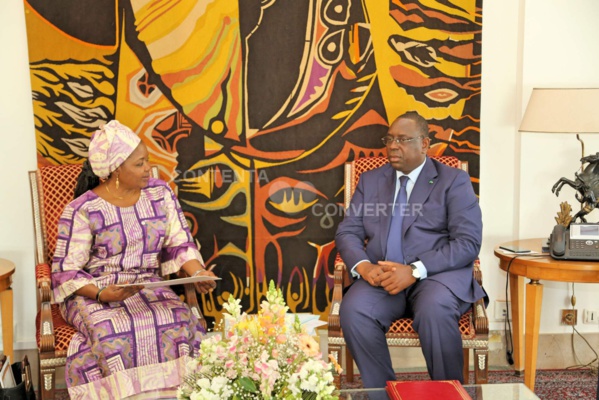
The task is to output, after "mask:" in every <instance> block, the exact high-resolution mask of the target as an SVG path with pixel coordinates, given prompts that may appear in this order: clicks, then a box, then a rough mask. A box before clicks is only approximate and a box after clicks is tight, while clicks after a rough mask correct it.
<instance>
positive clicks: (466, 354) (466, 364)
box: [462, 349, 470, 385]
mask: <svg viewBox="0 0 599 400" xmlns="http://www.w3.org/2000/svg"><path fill="white" fill-rule="evenodd" d="M463 352H464V367H463V369H462V374H463V375H464V384H465V385H467V384H468V381H469V380H470V349H463Z"/></svg>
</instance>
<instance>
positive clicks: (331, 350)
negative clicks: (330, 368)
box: [328, 344, 341, 390]
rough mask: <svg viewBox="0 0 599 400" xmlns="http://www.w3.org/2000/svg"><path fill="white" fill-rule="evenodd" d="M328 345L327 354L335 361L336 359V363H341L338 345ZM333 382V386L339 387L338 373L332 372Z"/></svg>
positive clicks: (339, 377)
mask: <svg viewBox="0 0 599 400" xmlns="http://www.w3.org/2000/svg"><path fill="white" fill-rule="evenodd" d="M328 347H329V356H332V357H333V358H334V359H335V361H337V364H339V365H341V347H339V346H333V345H330V344H329V345H328ZM333 383H334V384H335V387H336V388H337V389H339V390H340V389H341V375H340V374H333Z"/></svg>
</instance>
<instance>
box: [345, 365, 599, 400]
mask: <svg viewBox="0 0 599 400" xmlns="http://www.w3.org/2000/svg"><path fill="white" fill-rule="evenodd" d="M397 379H398V380H411V381H421V380H427V379H429V378H428V374H427V373H426V372H414V373H398V374H397ZM469 379H470V380H469V382H470V383H472V384H473V383H474V373H472V372H471V373H470V378H469ZM489 383H524V377H523V376H516V375H514V371H489ZM341 386H342V388H348V389H350V388H351V389H353V388H361V387H362V382H361V381H360V377H359V376H358V375H356V376H355V379H354V382H353V383H347V382H345V379H344V377H342V378H341ZM535 394H536V395H537V396H538V397H539V398H540V399H541V400H596V398H597V375H596V374H594V373H592V372H591V371H590V370H563V369H560V370H537V378H536V382H535ZM506 400H508V399H506Z"/></svg>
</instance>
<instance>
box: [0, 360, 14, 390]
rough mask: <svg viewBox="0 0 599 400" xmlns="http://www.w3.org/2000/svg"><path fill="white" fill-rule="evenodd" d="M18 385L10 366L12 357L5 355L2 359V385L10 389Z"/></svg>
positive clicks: (0, 385)
mask: <svg viewBox="0 0 599 400" xmlns="http://www.w3.org/2000/svg"><path fill="white" fill-rule="evenodd" d="M15 386H17V383H16V382H15V377H14V375H13V374H12V368H11V366H10V357H8V356H3V357H2V359H1V360H0V387H2V389H8V388H12V387H15Z"/></svg>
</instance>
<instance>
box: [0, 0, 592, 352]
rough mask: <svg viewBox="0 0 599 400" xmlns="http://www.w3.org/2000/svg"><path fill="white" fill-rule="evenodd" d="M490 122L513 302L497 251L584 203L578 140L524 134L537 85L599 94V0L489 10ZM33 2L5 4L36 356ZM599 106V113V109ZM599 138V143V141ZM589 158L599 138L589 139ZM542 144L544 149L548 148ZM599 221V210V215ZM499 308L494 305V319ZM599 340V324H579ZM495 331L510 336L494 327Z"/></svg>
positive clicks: (17, 221)
mask: <svg viewBox="0 0 599 400" xmlns="http://www.w3.org/2000/svg"><path fill="white" fill-rule="evenodd" d="M484 3H485V4H484V30H483V76H484V79H483V90H482V93H483V95H482V116H481V117H482V119H481V146H482V153H481V180H482V183H481V207H482V209H483V217H484V245H483V249H482V252H481V255H480V258H481V261H482V263H483V271H484V277H485V282H486V285H485V287H486V289H487V291H488V293H489V295H490V296H491V299H492V300H495V299H503V298H505V295H504V293H505V274H504V273H502V272H501V271H499V270H498V267H497V261H496V259H495V257H494V256H493V251H492V249H493V247H494V246H495V244H497V243H499V242H502V241H506V240H511V239H514V238H519V237H521V238H526V237H543V236H546V235H548V234H549V232H550V230H551V227H552V226H553V223H554V222H553V216H554V214H555V212H556V211H557V207H558V205H559V202H561V201H564V200H568V201H569V202H570V203H571V204H575V200H574V199H573V197H572V194H573V193H572V192H571V191H568V190H567V189H564V192H563V194H562V195H560V197H559V198H556V197H555V196H554V195H553V194H552V193H551V191H550V189H551V186H552V185H553V183H554V182H555V181H556V180H557V179H558V178H559V177H561V176H569V177H570V176H572V174H573V172H574V171H575V170H576V167H577V163H578V158H579V157H580V154H579V153H580V148H579V145H578V142H576V140H575V139H574V137H571V136H567V135H547V134H545V135H543V134H534V135H533V134H524V135H521V134H519V133H518V131H517V128H518V125H519V123H520V119H521V116H522V114H523V112H524V108H525V106H526V103H527V100H528V96H529V95H530V91H531V90H532V88H533V87H537V86H538V87H552V86H554V87H568V86H572V87H579V86H586V87H599V68H598V67H599V44H598V42H597V40H596V38H597V37H599V25H598V24H596V23H594V21H593V19H594V18H596V17H597V16H598V15H599V2H598V1H596V0H577V1H574V2H563V1H561V0H526V1H525V0H502V1H485V2H484ZM23 13H24V10H23V4H22V2H21V1H19V0H4V1H0V48H2V59H1V60H2V61H1V62H0V80H1V81H0V89H1V90H0V171H2V172H1V173H0V177H1V180H0V257H2V258H8V259H11V260H12V261H14V262H15V263H16V264H17V272H16V274H15V276H14V284H13V288H14V293H15V348H17V349H19V348H33V347H34V346H35V344H34V341H35V337H34V335H35V332H34V327H33V320H34V314H35V288H34V285H33V279H34V278H33V263H34V261H33V260H34V257H33V229H32V222H31V211H30V210H31V207H30V201H29V189H28V186H27V171H28V170H31V169H35V167H36V161H35V143H34V134H33V115H32V106H31V90H30V83H29V74H28V65H27V51H26V48H27V40H26V32H25V20H24V15H23ZM598 108H599V106H598ZM597 136H599V135H597ZM585 140H586V143H587V153H595V152H597V151H599V138H597V139H595V138H585ZM541 145H542V146H543V148H542V149H541ZM590 220H593V221H597V220H599V211H595V212H594V213H593V214H591V216H590ZM575 290H576V297H577V308H579V309H584V308H594V309H599V301H598V300H597V296H596V294H593V292H596V290H597V286H596V285H594V286H593V285H576V288H575ZM570 294H571V289H570V287H569V285H567V284H565V283H551V282H547V283H546V284H545V296H544V307H543V314H542V318H541V332H542V333H566V332H570V330H569V328H567V327H563V326H560V325H559V323H558V322H559V317H558V310H559V309H560V308H565V307H567V306H568V305H569V303H568V302H569V298H570ZM492 310H493V308H492V307H490V312H491V313H490V314H491V318H492V319H493V312H492ZM578 328H579V330H580V331H581V332H597V331H598V330H599V326H597V325H593V326H591V325H579V327H578ZM491 329H497V330H499V329H503V323H501V322H499V321H495V322H492V324H491Z"/></svg>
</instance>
